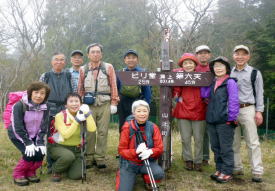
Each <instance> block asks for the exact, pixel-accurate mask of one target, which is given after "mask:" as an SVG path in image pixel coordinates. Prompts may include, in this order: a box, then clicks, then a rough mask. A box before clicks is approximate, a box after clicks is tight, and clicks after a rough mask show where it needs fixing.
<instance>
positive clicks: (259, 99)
mask: <svg viewBox="0 0 275 191" xmlns="http://www.w3.org/2000/svg"><path fill="white" fill-rule="evenodd" d="M255 91H256V98H255V100H256V114H255V122H256V124H257V126H259V125H261V124H262V123H263V114H262V112H264V96H263V94H264V89H263V77H262V74H261V72H260V71H258V72H257V77H256V81H255Z"/></svg>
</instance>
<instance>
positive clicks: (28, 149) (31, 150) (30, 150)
mask: <svg viewBox="0 0 275 191" xmlns="http://www.w3.org/2000/svg"><path fill="white" fill-rule="evenodd" d="M35 149H36V148H35V145H34V144H31V145H28V146H26V149H25V155H27V157H32V156H34V155H35Z"/></svg>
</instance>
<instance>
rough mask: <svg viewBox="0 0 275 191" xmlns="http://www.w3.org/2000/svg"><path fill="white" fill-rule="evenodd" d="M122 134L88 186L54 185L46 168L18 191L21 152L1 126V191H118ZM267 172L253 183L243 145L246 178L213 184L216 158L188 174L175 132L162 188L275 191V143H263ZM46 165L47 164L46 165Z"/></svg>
mask: <svg viewBox="0 0 275 191" xmlns="http://www.w3.org/2000/svg"><path fill="white" fill-rule="evenodd" d="M118 137H119V135H118V130H117V129H116V128H111V129H110V130H109V136H108V152H107V162H106V164H107V166H108V168H107V169H105V170H97V169H96V168H92V169H88V172H87V182H85V183H84V184H82V183H81V180H80V181H72V180H68V179H66V178H64V179H63V180H62V181H61V182H60V183H53V182H51V181H50V176H49V175H47V174H46V167H45V166H44V167H43V169H42V175H41V183H38V184H31V185H30V186H26V187H18V186H16V185H14V184H13V180H12V169H13V167H14V166H15V164H16V163H17V161H18V159H19V158H20V153H19V151H18V150H17V149H16V148H15V147H14V146H13V145H12V143H11V142H10V140H9V139H8V137H7V132H6V130H5V129H3V128H2V126H1V124H0V140H1V147H0V191H67V190H68V191H69V190H70V191H105V190H106V191H111V190H114V189H115V173H116V171H117V169H118V159H116V158H115V156H116V154H117V145H118ZM261 148H262V154H263V162H264V168H265V175H264V177H263V178H264V182H263V183H253V182H252V181H251V172H250V165H249V161H248V158H247V150H246V148H245V144H244V142H243V143H242V151H243V152H242V155H243V156H242V157H243V163H244V166H245V171H244V172H245V175H244V176H241V177H238V178H235V179H234V180H233V181H232V182H230V183H227V184H217V183H215V182H213V181H212V180H210V178H209V175H210V174H211V173H213V172H214V171H215V170H214V169H215V168H214V162H213V154H211V161H210V166H208V167H204V169H203V172H195V171H191V172H190V171H187V170H185V169H184V162H183V160H182V158H181V142H180V135H179V133H178V132H173V162H172V167H171V169H169V171H168V172H167V179H166V181H163V182H162V184H161V190H168V191H274V190H275V141H274V140H273V141H264V142H262V143H261ZM44 165H45V164H44ZM142 190H144V188H143V183H142V179H141V178H140V177H138V178H137V183H136V186H135V191H142Z"/></svg>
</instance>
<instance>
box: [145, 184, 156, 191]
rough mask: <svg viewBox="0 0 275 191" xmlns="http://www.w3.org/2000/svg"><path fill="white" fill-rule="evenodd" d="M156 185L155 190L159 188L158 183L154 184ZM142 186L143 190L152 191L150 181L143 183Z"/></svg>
mask: <svg viewBox="0 0 275 191" xmlns="http://www.w3.org/2000/svg"><path fill="white" fill-rule="evenodd" d="M156 186H157V190H159V186H158V185H156ZM144 188H145V190H147V191H153V188H152V186H151V184H150V183H145V184H144Z"/></svg>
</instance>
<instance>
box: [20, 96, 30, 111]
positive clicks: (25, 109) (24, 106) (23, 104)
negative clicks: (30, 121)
mask: <svg viewBox="0 0 275 191" xmlns="http://www.w3.org/2000/svg"><path fill="white" fill-rule="evenodd" d="M20 102H21V103H22V111H23V113H24V115H25V112H26V111H28V109H29V106H27V104H25V103H24V102H23V101H22V100H21V99H20Z"/></svg>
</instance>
